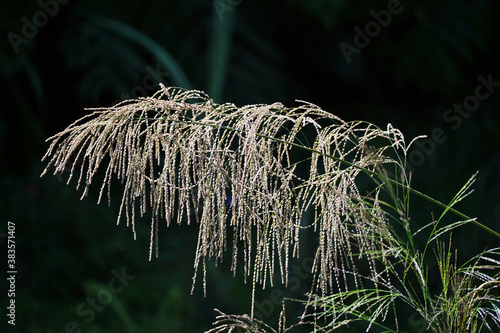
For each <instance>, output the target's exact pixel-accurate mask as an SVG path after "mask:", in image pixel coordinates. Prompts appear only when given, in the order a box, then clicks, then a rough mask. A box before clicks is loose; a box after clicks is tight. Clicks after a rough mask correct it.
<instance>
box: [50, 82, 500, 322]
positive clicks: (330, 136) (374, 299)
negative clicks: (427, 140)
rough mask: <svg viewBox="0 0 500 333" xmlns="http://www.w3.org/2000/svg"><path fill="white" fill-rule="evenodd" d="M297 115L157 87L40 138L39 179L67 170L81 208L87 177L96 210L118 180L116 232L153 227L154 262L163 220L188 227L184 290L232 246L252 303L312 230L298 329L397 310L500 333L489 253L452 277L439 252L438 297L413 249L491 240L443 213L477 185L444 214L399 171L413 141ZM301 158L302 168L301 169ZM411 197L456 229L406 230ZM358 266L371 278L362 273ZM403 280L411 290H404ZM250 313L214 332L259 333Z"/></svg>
mask: <svg viewBox="0 0 500 333" xmlns="http://www.w3.org/2000/svg"><path fill="white" fill-rule="evenodd" d="M299 103H300V104H299V106H296V107H293V108H289V107H285V106H283V105H282V104H280V103H274V104H270V105H264V104H259V105H247V106H243V107H237V106H235V105H233V104H222V105H219V104H216V103H214V102H213V101H212V100H211V99H210V98H209V97H208V96H207V95H205V94H204V93H203V92H200V91H192V90H182V89H177V88H166V87H164V86H162V87H161V90H160V91H158V92H157V93H156V94H155V95H154V96H152V97H148V98H139V99H136V100H129V101H124V102H122V103H119V104H118V105H116V106H113V107H108V108H98V109H92V111H93V113H92V114H90V115H88V116H86V117H84V118H82V119H80V120H78V121H76V122H75V123H73V124H71V125H70V126H69V127H68V128H67V129H65V130H64V131H62V132H60V133H58V134H56V135H54V136H53V137H51V138H49V140H50V141H51V144H50V147H49V149H48V151H47V153H46V155H45V156H44V160H47V161H48V164H47V167H46V169H45V170H44V172H43V174H45V173H47V172H48V171H49V170H53V172H54V174H55V173H58V172H59V173H62V172H63V171H65V170H70V172H69V177H68V183H70V181H71V180H72V179H73V178H75V179H77V189H82V192H83V194H82V198H83V197H85V196H86V195H87V194H88V192H89V187H90V185H91V184H92V182H93V181H95V179H96V177H97V178H98V177H103V179H102V180H97V182H98V184H100V192H99V199H98V201H101V200H102V198H103V196H107V198H108V201H110V200H111V194H110V193H111V187H112V185H111V183H112V182H113V181H116V180H118V181H120V182H121V185H120V186H118V187H119V188H120V190H121V191H123V195H122V199H121V205H120V211H119V214H118V223H119V222H120V220H121V219H122V218H124V219H125V220H126V223H127V225H131V226H132V229H133V230H134V235H135V221H136V220H137V213H139V215H140V216H143V215H144V214H146V213H148V214H150V216H151V241H150V259H151V257H152V256H153V254H156V255H157V253H158V232H159V223H160V221H165V223H166V224H167V226H168V225H170V223H172V222H176V223H182V222H183V221H185V222H186V223H192V222H196V223H197V224H198V226H199V234H198V244H197V251H196V256H195V276H194V277H193V287H194V282H195V280H196V275H197V273H196V272H197V271H198V269H199V268H200V267H202V270H203V285H204V289H205V288H206V262H207V260H211V259H213V260H214V261H215V262H216V263H217V262H219V261H221V260H222V258H223V256H224V253H225V251H226V250H227V248H228V247H230V248H231V251H232V265H231V267H232V268H231V269H232V270H233V271H234V272H236V270H237V266H238V260H237V258H238V252H239V251H242V252H243V255H242V257H243V263H242V266H243V272H244V276H245V280H246V278H248V277H251V279H252V283H253V290H254V292H253V296H252V300H253V299H254V295H255V288H256V285H258V284H260V285H262V286H266V284H271V285H272V284H273V281H274V280H275V278H274V275H275V274H276V272H279V278H280V279H281V282H282V283H283V284H284V285H287V282H288V271H289V263H290V261H291V259H292V258H294V257H298V255H299V243H300V241H299V233H300V231H301V230H303V229H311V230H313V232H315V233H316V234H317V238H318V243H317V247H316V253H315V257H314V258H315V259H314V263H313V268H312V275H313V276H314V284H313V286H312V288H311V293H310V294H309V296H308V299H307V300H306V301H305V303H306V307H308V306H309V307H313V308H314V309H315V312H314V314H313V315H311V314H310V313H307V314H306V312H304V315H303V317H302V318H301V322H310V323H311V322H312V323H313V325H315V326H317V323H316V322H317V320H318V319H319V318H322V317H324V316H326V317H328V318H330V319H329V320H327V324H326V326H324V327H323V328H322V329H324V330H333V329H335V328H337V327H339V326H342V325H346V324H348V323H350V322H352V321H356V320H364V321H366V322H368V323H369V326H368V328H370V327H371V326H372V325H379V326H383V325H382V324H381V322H383V320H384V319H385V317H386V316H387V314H388V313H389V310H390V309H391V308H392V309H394V310H395V307H394V304H395V302H396V301H402V302H404V303H406V304H407V305H409V306H410V307H412V308H413V309H415V310H416V311H417V312H418V313H419V314H420V315H421V316H422V317H423V318H424V319H425V320H426V321H427V322H428V323H429V327H430V328H432V329H434V330H435V331H436V332H442V331H449V330H451V331H457V332H458V331H461V330H455V328H457V327H460V328H463V327H466V328H467V329H471V328H474V329H476V328H477V327H480V326H481V325H482V323H486V325H487V321H486V318H488V317H489V318H493V322H494V324H498V323H499V322H500V320H499V318H500V316H499V310H498V308H497V307H496V304H498V298H496V297H495V296H492V293H491V291H492V290H493V289H494V288H496V287H497V285H498V275H491V274H490V275H488V274H486V273H484V272H483V271H482V270H481V269H486V266H484V265H480V264H479V262H480V261H481V260H489V266H488V267H489V268H492V270H494V271H496V270H497V269H498V267H500V265H499V261H497V259H494V258H493V257H494V255H497V254H498V253H497V250H491V251H490V252H487V254H486V252H485V253H484V254H482V255H481V256H479V257H478V258H477V260H476V261H473V264H471V265H466V266H464V267H460V268H456V265H455V266H454V265H453V264H452V263H451V260H450V257H449V255H448V254H449V253H448V252H446V251H443V249H444V247H443V246H441V247H439V251H437V254H436V258H437V259H438V260H437V261H438V263H439V269H440V272H441V276H442V282H443V292H442V294H441V295H439V296H438V297H437V298H436V297H434V296H433V295H431V292H430V290H429V288H428V283H427V273H426V269H427V268H426V267H427V266H426V265H425V263H424V259H425V257H426V252H427V246H426V247H425V248H424V249H420V250H419V249H417V247H416V246H415V244H414V241H413V240H414V237H415V235H416V234H417V233H420V232H422V230H423V229H425V230H431V231H430V232H429V238H428V244H430V243H432V242H437V244H439V242H438V237H441V236H442V235H443V234H445V233H448V232H449V231H451V230H452V229H453V228H455V227H457V226H460V225H462V224H464V223H468V222H473V223H475V224H476V225H479V226H481V227H483V228H484V229H486V230H488V228H487V227H485V226H483V225H481V224H480V223H478V222H477V221H475V220H474V219H470V218H468V217H467V216H465V215H463V214H461V213H459V212H457V211H455V210H454V209H453V208H452V206H453V205H454V204H455V203H456V202H458V201H460V200H462V199H463V198H464V197H465V196H466V195H467V194H468V193H469V192H468V189H469V187H470V185H471V184H472V182H473V180H474V179H473V177H472V178H471V179H470V180H469V182H467V184H466V186H464V187H463V188H462V190H461V191H460V192H459V193H458V194H457V196H456V197H455V198H454V200H453V201H452V202H451V203H450V204H448V205H444V204H441V203H439V202H437V201H435V200H433V199H431V198H429V197H427V196H425V195H423V194H421V193H420V192H418V191H416V190H414V189H412V188H411V187H410V179H409V178H410V175H409V174H407V173H406V172H405V170H406V168H405V166H406V156H407V152H408V149H409V147H410V145H411V142H410V144H407V143H406V141H405V138H404V136H403V134H402V133H401V132H400V131H399V130H398V129H396V128H394V127H392V126H391V125H390V124H389V125H388V126H387V128H386V129H381V128H378V127H376V126H375V125H373V124H370V123H365V122H360V121H357V122H345V121H343V120H341V119H340V118H338V117H335V116H333V115H332V114H330V113H328V112H325V111H324V110H322V109H321V108H319V107H318V106H316V105H313V104H311V103H307V102H301V101H299ZM311 132H312V133H314V141H313V143H312V144H310V145H308V144H307V143H306V140H307V138H309V137H311V135H306V134H305V133H311ZM417 139H418V138H417ZM412 142H413V141H412ZM297 151H301V152H306V153H308V154H309V155H308V156H309V157H308V158H306V159H303V160H300V159H297V158H296V154H297ZM304 170H306V171H304ZM98 179H99V178H98ZM367 181H369V182H370V183H371V184H372V185H371V186H369V188H368V189H367V188H366V186H365V187H363V190H360V186H359V184H360V182H362V183H363V184H365V183H366V182H367ZM412 193H413V194H417V195H420V196H422V197H424V198H426V199H429V200H431V201H433V202H434V203H436V204H438V205H440V206H442V207H444V208H445V212H444V213H446V212H449V211H451V212H454V213H456V214H457V215H459V216H460V217H462V219H461V220H460V221H458V222H457V223H454V224H451V225H447V226H441V225H440V224H439V222H440V221H441V218H442V217H443V215H444V213H443V215H441V217H440V218H439V219H437V220H436V221H433V222H432V223H430V224H428V225H427V226H426V227H424V228H423V229H421V230H412V226H411V225H410V222H409V221H410V219H409V200H408V198H409V196H410V194H412ZM311 210H312V211H313V212H314V213H313V219H312V221H311V222H310V223H309V224H307V225H304V223H303V221H304V214H305V213H306V211H311ZM450 251H451V250H450ZM490 254H491V255H490ZM361 261H362V262H363V265H366V266H367V267H368V268H369V269H368V270H367V273H361V272H360V271H359V270H358V263H359V262H361ZM240 265H241V264H240ZM363 272H366V269H365V270H363ZM410 275H412V276H413V278H414V279H416V280H412V281H417V285H409V283H408V281H409V280H410V278H409V276H410ZM478 281H479V284H477V283H476V282H478ZM367 285H369V287H367ZM485 304H486V306H485ZM253 308H254V306H253V305H252V310H251V311H252V312H251V314H250V316H232V315H224V314H223V313H220V316H219V317H218V318H219V319H218V321H217V322H216V325H217V327H216V328H214V331H217V332H222V331H225V330H229V331H230V330H232V329H234V328H235V327H241V328H245V329H247V330H251V329H254V328H252V327H264V326H265V327H268V326H267V325H265V324H263V323H261V322H259V321H257V320H255V319H254V318H253V317H254V316H253ZM457 310H459V311H460V312H459V313H457V312H456V311H457ZM459 314H460V315H459ZM311 316H312V317H313V318H312V319H311ZM396 318H397V317H396ZM478 320H479V321H478ZM478 322H479V324H478ZM488 327H489V326H488ZM386 329H387V330H388V331H391V330H390V329H389V328H386ZM396 329H397V326H396ZM254 330H255V331H257V328H255V329H254ZM262 331H265V330H264V329H262Z"/></svg>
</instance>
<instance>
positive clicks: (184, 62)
mask: <svg viewBox="0 0 500 333" xmlns="http://www.w3.org/2000/svg"><path fill="white" fill-rule="evenodd" d="M0 8H1V9H0V27H1V28H0V29H1V31H2V34H1V36H2V39H1V46H0V66H1V74H0V75H1V76H2V80H1V81H0V84H1V87H0V91H1V94H2V97H3V99H2V100H3V102H2V112H1V113H0V141H1V146H0V160H1V161H2V163H1V164H0V169H1V173H0V223H1V224H0V225H1V227H0V233H1V234H0V241H1V243H0V247H1V248H2V253H7V252H6V243H7V242H6V238H5V237H6V233H7V221H12V222H14V223H15V224H16V247H17V257H16V260H17V262H16V266H17V271H18V274H17V279H16V326H15V327H11V326H9V325H7V324H6V319H5V315H4V314H3V312H2V318H3V319H2V320H1V322H0V330H1V331H2V332H58V333H59V332H203V331H204V330H207V329H209V328H210V327H211V323H212V322H213V321H214V319H215V315H216V314H215V312H214V310H213V309H214V308H218V309H221V310H222V311H224V312H226V313H234V314H243V313H248V312H249V309H250V295H251V286H249V285H248V284H247V285H245V284H244V283H243V278H242V277H241V276H239V275H237V276H236V277H232V274H231V273H230V272H229V267H228V264H227V263H224V264H223V265H221V266H218V267H215V266H213V265H209V267H207V269H208V281H207V282H208V285H207V297H204V296H203V286H202V283H201V282H202V281H201V279H198V281H197V282H198V283H197V285H196V288H195V290H194V293H193V295H191V294H190V292H191V283H192V275H193V271H194V270H193V259H194V252H195V246H196V235H197V228H196V226H186V225H184V226H172V227H170V228H169V229H166V227H165V226H164V225H163V226H162V228H161V230H160V232H161V233H162V236H161V237H162V239H160V254H159V257H158V258H155V259H153V260H152V261H148V251H149V248H148V247H149V220H148V219H147V218H146V219H143V220H141V221H139V223H138V224H139V226H138V237H137V240H134V239H133V234H132V231H131V229H130V228H127V226H125V225H124V223H123V221H122V223H121V224H120V225H118V226H116V217H117V211H118V205H119V203H120V201H119V197H117V198H115V199H116V200H115V202H113V203H112V204H111V207H107V206H106V204H101V205H97V203H96V201H97V198H96V196H95V195H93V194H91V195H90V196H89V197H87V198H85V199H84V200H82V201H80V200H79V199H80V195H81V193H78V192H77V191H75V189H74V187H75V184H74V183H72V184H70V185H69V186H67V185H66V184H65V182H66V177H67V175H63V177H60V176H52V175H47V176H44V177H43V178H40V177H39V176H40V174H41V172H42V171H43V168H44V164H43V163H42V162H41V161H40V159H41V158H42V156H43V155H44V153H45V151H46V149H47V148H48V145H47V143H46V142H45V140H46V139H47V138H48V137H49V136H51V135H53V134H55V133H57V132H59V131H61V130H63V129H64V128H65V127H67V126H68V125H69V124H71V123H72V122H73V121H75V120H76V119H78V118H80V117H82V116H84V115H85V114H87V113H88V112H89V111H86V110H85V108H87V107H98V106H111V105H113V104H115V103H117V102H119V101H122V100H125V99H129V98H136V97H142V96H149V95H152V94H153V93H154V92H155V91H156V90H157V88H158V83H160V82H161V83H163V84H165V85H172V86H181V87H184V88H194V89H200V90H203V91H205V92H207V93H208V94H209V95H210V96H211V97H212V98H213V99H214V100H215V101H216V102H234V103H235V104H236V105H243V104H247V103H271V102H276V101H280V102H283V103H284V104H285V105H293V104H294V101H295V100H297V99H298V100H306V101H309V102H312V103H315V104H317V105H319V106H321V107H322V108H323V109H325V110H327V111H329V112H332V113H334V114H336V115H338V116H340V117H341V118H343V119H345V120H366V121H369V122H373V123H375V124H376V125H378V126H380V127H385V126H386V125H387V123H389V122H390V123H392V124H393V125H394V126H395V127H397V128H400V129H401V130H402V132H403V133H404V134H405V136H406V138H407V140H408V141H410V139H411V138H413V137H414V136H416V135H420V134H426V135H429V136H432V133H433V131H434V133H436V132H435V131H436V130H437V131H438V132H439V133H440V135H439V139H435V140H431V139H429V140H427V141H423V143H422V144H421V145H420V146H418V145H416V146H414V149H415V151H416V152H415V153H413V155H411V159H410V162H411V164H412V169H413V176H414V178H413V180H414V181H413V185H414V187H415V188H416V189H418V190H420V191H422V192H424V193H427V194H429V195H431V196H434V197H435V198H437V199H439V200H441V201H444V202H448V201H450V200H451V198H452V197H453V195H454V194H455V193H456V192H457V191H458V190H459V189H460V188H461V186H462V185H463V184H464V183H465V182H466V180H467V179H468V178H469V177H470V176H471V175H472V174H473V173H474V172H475V171H479V175H478V180H477V182H476V184H475V185H474V190H475V192H474V193H473V194H472V196H470V197H469V198H468V199H467V200H465V201H464V202H462V203H461V204H460V206H459V207H458V208H460V209H461V210H462V211H463V212H464V213H466V214H468V215H469V216H477V217H478V219H479V221H481V222H482V223H483V224H485V225H487V226H489V227H491V228H493V229H495V230H497V231H500V190H499V188H500V187H499V186H498V184H500V172H499V171H498V170H499V168H500V153H499V148H500V137H499V135H498V131H499V129H500V115H499V111H500V110H499V107H500V65H499V62H498V59H500V3H499V2H498V1H493V0H432V1H431V0H419V1H411V0H402V1H401V2H399V1H396V0H391V1H387V0H383V1H382V0H380V1H378V0H372V1H361V2H360V1H357V2H356V1H347V0H310V1H297V0H282V1H275V0H271V1H269V0H268V1H249V0H215V1H212V0H211V1H202V0H185V1H145V2H139V1H128V0H122V1H120V2H117V1H107V0H99V1H97V0H88V1H68V0H59V1H57V0H41V1H20V0H19V1H11V2H5V1H4V2H2V4H1V5H0ZM479 86H481V87H480V88H478V87H479ZM478 91H479V92H480V93H479V95H478ZM444 137H446V138H445V139H443V138H444ZM412 205H413V206H412V207H413V217H412V218H413V220H412V221H413V223H415V225H416V226H423V225H424V224H426V223H428V222H429V221H431V219H432V216H431V213H434V214H435V215H436V214H440V210H439V209H438V208H437V207H433V206H431V205H429V204H427V203H425V202H421V201H419V200H416V199H415V200H414V202H412ZM416 228H417V227H416ZM453 239H454V244H455V246H456V247H457V248H458V249H459V256H460V258H468V257H470V256H471V255H474V254H477V253H478V251H481V250H484V249H485V248H488V247H494V246H498V245H499V241H498V240H496V239H494V238H493V237H491V236H489V235H487V234H485V233H484V232H483V231H481V230H480V229H478V228H476V227H474V226H472V225H469V226H465V227H463V228H462V229H460V230H457V231H456V232H455V233H454V235H453ZM2 255H3V254H2ZM5 262H6V259H5V257H4V259H1V264H0V265H1V268H2V271H3V272H5V271H6V268H5V266H4V265H5ZM294 265H295V267H297V269H296V270H294V272H292V273H291V275H292V277H295V278H296V279H294V280H293V281H294V284H293V285H292V286H290V288H288V289H285V288H283V287H281V286H280V285H275V287H271V288H268V289H266V290H264V291H263V292H259V293H258V297H260V298H259V299H260V301H259V300H258V302H259V303H258V304H257V306H258V308H257V311H258V312H259V313H260V314H261V315H262V318H264V319H265V320H267V321H269V322H270V323H271V324H273V323H275V322H276V320H277V318H278V316H279V311H280V310H281V305H280V302H281V301H280V300H281V298H282V297H283V296H285V297H293V298H299V297H301V295H302V294H303V293H305V292H307V291H308V290H309V289H308V288H309V284H308V279H310V277H309V275H308V273H307V268H308V267H309V268H310V262H309V261H308V258H307V257H306V258H301V259H297V260H295V261H294ZM117 275H118V276H120V279H119V278H117ZM116 281H120V283H118V282H116ZM0 286H1V288H2V289H1V293H2V295H3V294H4V291H6V290H7V285H6V279H4V278H2V280H1V282H0ZM120 286H121V287H123V288H118V287H120ZM1 299H2V302H1V308H2V309H5V307H6V306H7V300H6V299H5V298H4V297H2V298H1ZM292 309H293V307H292ZM3 311H5V310H3ZM288 321H289V322H290V323H292V322H294V318H293V312H292V316H291V317H290V316H289V318H288ZM400 327H401V330H406V331H407V332H422V331H423V329H425V328H423V326H422V323H421V322H420V321H419V319H418V317H416V316H414V315H412V314H411V313H407V314H405V313H404V312H403V315H402V319H400ZM4 328H5V329H4ZM359 329H360V328H359V327H356V326H354V327H351V328H349V329H346V331H349V330H350V331H352V332H358V331H359ZM296 331H297V332H299V331H301V330H299V329H297V330H296ZM302 331H307V329H304V330H302ZM302 331H301V332H302Z"/></svg>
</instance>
